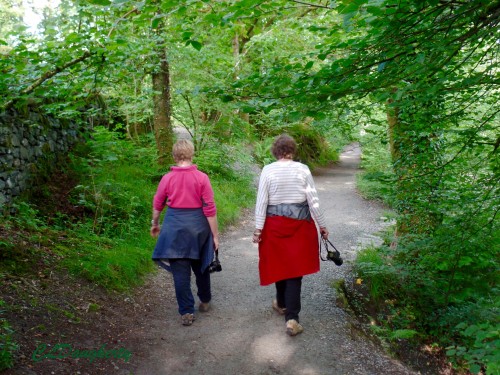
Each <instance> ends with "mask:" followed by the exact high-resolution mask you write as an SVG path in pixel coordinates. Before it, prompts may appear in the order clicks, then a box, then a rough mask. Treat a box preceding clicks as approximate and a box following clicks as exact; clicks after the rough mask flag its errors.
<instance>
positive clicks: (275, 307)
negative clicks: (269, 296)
mask: <svg viewBox="0 0 500 375" xmlns="http://www.w3.org/2000/svg"><path fill="white" fill-rule="evenodd" d="M273 310H274V311H276V312H277V313H278V314H280V315H285V314H286V308H284V307H279V306H278V301H277V300H275V299H273Z"/></svg>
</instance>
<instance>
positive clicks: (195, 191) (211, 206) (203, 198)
mask: <svg viewBox="0 0 500 375" xmlns="http://www.w3.org/2000/svg"><path fill="white" fill-rule="evenodd" d="M165 206H168V207H172V208H203V214H204V215H205V216H206V217H211V216H215V214H216V213H217V208H216V206H215V201H214V192H213V190H212V185H211V184H210V180H209V178H208V176H207V175H206V174H205V173H203V172H201V171H199V170H198V167H197V166H196V165H194V164H193V165H190V166H189V167H176V166H174V167H171V168H170V172H169V173H167V174H166V175H164V176H163V178H162V179H161V181H160V184H159V185H158V189H157V190H156V194H155V196H154V198H153V208H154V209H155V210H157V211H162V210H163V209H164V208H165Z"/></svg>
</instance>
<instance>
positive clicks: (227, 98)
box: [221, 95, 234, 103]
mask: <svg viewBox="0 0 500 375" xmlns="http://www.w3.org/2000/svg"><path fill="white" fill-rule="evenodd" d="M221 100H222V101H223V102H224V103H228V102H232V101H233V100H234V96H232V95H222V97H221Z"/></svg>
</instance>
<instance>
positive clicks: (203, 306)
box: [198, 302, 210, 312]
mask: <svg viewBox="0 0 500 375" xmlns="http://www.w3.org/2000/svg"><path fill="white" fill-rule="evenodd" d="M198 310H199V311H200V312H207V311H208V310H210V302H200V306H198Z"/></svg>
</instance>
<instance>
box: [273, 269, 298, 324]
mask: <svg viewBox="0 0 500 375" xmlns="http://www.w3.org/2000/svg"><path fill="white" fill-rule="evenodd" d="M275 285H276V300H277V301H278V306H279V307H281V308H286V314H285V321H288V320H290V319H295V320H296V321H297V322H298V321H299V313H300V308H301V306H300V292H301V289H302V276H300V277H295V278H293V279H286V280H280V281H278V282H276V284H275Z"/></svg>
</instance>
